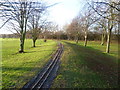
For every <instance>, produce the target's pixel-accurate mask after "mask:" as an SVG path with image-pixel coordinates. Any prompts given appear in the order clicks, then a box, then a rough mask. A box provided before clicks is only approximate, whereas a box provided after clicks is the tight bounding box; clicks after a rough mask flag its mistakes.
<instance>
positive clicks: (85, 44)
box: [84, 32, 87, 47]
mask: <svg viewBox="0 0 120 90" xmlns="http://www.w3.org/2000/svg"><path fill="white" fill-rule="evenodd" d="M84 46H85V47H86V46H87V32H85V43H84Z"/></svg>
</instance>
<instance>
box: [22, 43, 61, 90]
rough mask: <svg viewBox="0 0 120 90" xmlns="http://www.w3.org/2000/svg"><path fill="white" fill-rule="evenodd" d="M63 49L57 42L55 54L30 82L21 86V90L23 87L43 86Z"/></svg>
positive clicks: (38, 87) (36, 89) (37, 88)
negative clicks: (57, 46)
mask: <svg viewBox="0 0 120 90" xmlns="http://www.w3.org/2000/svg"><path fill="white" fill-rule="evenodd" d="M62 51H63V45H62V44H61V43H59V48H58V50H57V51H56V53H55V56H54V57H53V59H52V60H51V61H50V62H49V63H48V64H47V65H46V67H45V69H43V70H42V71H41V72H40V73H39V74H40V75H38V76H36V77H35V78H34V80H32V81H31V82H32V83H27V84H26V85H24V86H23V88H22V90H24V89H28V88H29V89H30V90H39V89H41V88H43V85H44V83H45V82H46V81H47V78H49V76H50V74H51V73H52V70H53V69H54V68H55V66H56V65H58V64H57V63H58V62H59V60H60V56H61V54H62Z"/></svg>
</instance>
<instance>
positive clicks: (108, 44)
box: [106, 29, 112, 53]
mask: <svg viewBox="0 0 120 90" xmlns="http://www.w3.org/2000/svg"><path fill="white" fill-rule="evenodd" d="M111 30H112V29H110V30H109V32H108V36H107V47H106V53H109V52H110V39H111Z"/></svg>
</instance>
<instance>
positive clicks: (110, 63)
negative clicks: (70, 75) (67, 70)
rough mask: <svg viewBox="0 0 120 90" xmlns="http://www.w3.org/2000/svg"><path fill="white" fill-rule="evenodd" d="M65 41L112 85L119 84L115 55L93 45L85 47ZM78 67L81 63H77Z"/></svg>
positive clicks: (89, 66)
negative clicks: (92, 46) (103, 51)
mask: <svg viewBox="0 0 120 90" xmlns="http://www.w3.org/2000/svg"><path fill="white" fill-rule="evenodd" d="M64 42H65V41H64ZM65 43H66V44H67V45H68V46H70V47H71V48H72V49H73V51H74V53H77V54H79V57H78V58H80V57H82V60H84V62H85V64H86V66H87V67H88V68H89V69H90V70H92V71H93V72H95V73H97V74H99V75H101V76H102V77H103V79H104V80H106V81H107V82H108V83H109V84H110V86H117V85H118V65H117V63H115V62H114V60H115V59H116V58H115V57H113V56H110V55H108V54H106V53H102V52H101V51H99V50H97V49H94V48H91V47H84V46H80V45H77V44H72V43H69V42H65ZM71 53H72V52H71ZM80 59H81V58H80ZM76 67H79V64H76Z"/></svg>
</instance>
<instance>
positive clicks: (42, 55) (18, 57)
mask: <svg viewBox="0 0 120 90" xmlns="http://www.w3.org/2000/svg"><path fill="white" fill-rule="evenodd" d="M56 49H57V43H56V41H52V40H48V41H47V42H43V40H37V42H36V47H35V48H33V47H32V40H30V39H26V40H25V53H21V54H20V53H18V51H19V40H18V39H2V87H3V88H21V87H22V86H23V85H24V84H25V83H26V82H28V81H29V80H30V79H31V78H32V77H33V76H35V75H36V74H37V73H38V71H40V70H41V68H42V67H43V66H44V65H45V64H46V62H47V61H48V60H49V59H50V57H51V54H52V53H54V52H55V50H56Z"/></svg>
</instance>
